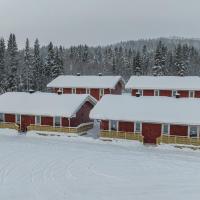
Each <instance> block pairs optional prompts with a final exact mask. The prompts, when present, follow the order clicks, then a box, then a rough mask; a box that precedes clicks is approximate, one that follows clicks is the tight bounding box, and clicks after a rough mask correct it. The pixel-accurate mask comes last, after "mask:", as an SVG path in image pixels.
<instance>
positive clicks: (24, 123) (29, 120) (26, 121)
mask: <svg viewBox="0 0 200 200" xmlns="http://www.w3.org/2000/svg"><path fill="white" fill-rule="evenodd" d="M31 124H35V116H28V115H22V116H21V125H20V130H21V131H22V132H27V127H28V126H30V125H31Z"/></svg>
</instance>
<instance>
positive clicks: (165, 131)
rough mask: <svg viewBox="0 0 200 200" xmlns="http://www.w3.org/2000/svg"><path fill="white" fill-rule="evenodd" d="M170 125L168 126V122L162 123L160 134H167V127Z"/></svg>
mask: <svg viewBox="0 0 200 200" xmlns="http://www.w3.org/2000/svg"><path fill="white" fill-rule="evenodd" d="M169 127H170V126H169V124H163V125H162V134H164V135H169V129H170V128H169Z"/></svg>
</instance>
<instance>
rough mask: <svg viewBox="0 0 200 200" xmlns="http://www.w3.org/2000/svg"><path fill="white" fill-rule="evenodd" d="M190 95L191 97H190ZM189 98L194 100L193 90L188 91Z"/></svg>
mask: <svg viewBox="0 0 200 200" xmlns="http://www.w3.org/2000/svg"><path fill="white" fill-rule="evenodd" d="M191 94H192V95H191ZM189 97H190V98H194V97H195V91H194V90H190V91H189Z"/></svg>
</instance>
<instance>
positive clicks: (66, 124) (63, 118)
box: [62, 117, 69, 127]
mask: <svg viewBox="0 0 200 200" xmlns="http://www.w3.org/2000/svg"><path fill="white" fill-rule="evenodd" d="M62 126H64V127H69V120H68V118H65V117H62Z"/></svg>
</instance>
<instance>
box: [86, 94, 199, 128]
mask: <svg viewBox="0 0 200 200" xmlns="http://www.w3.org/2000/svg"><path fill="white" fill-rule="evenodd" d="M199 110H200V102H199V99H189V98H181V99H176V98H170V97H133V96H128V95H105V96H104V97H103V98H102V99H101V100H100V101H99V102H98V103H97V104H96V106H95V107H94V108H93V109H92V110H91V112H90V118H91V119H98V120H116V121H127V122H135V121H142V122H146V123H169V124H188V125H200V117H199Z"/></svg>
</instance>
